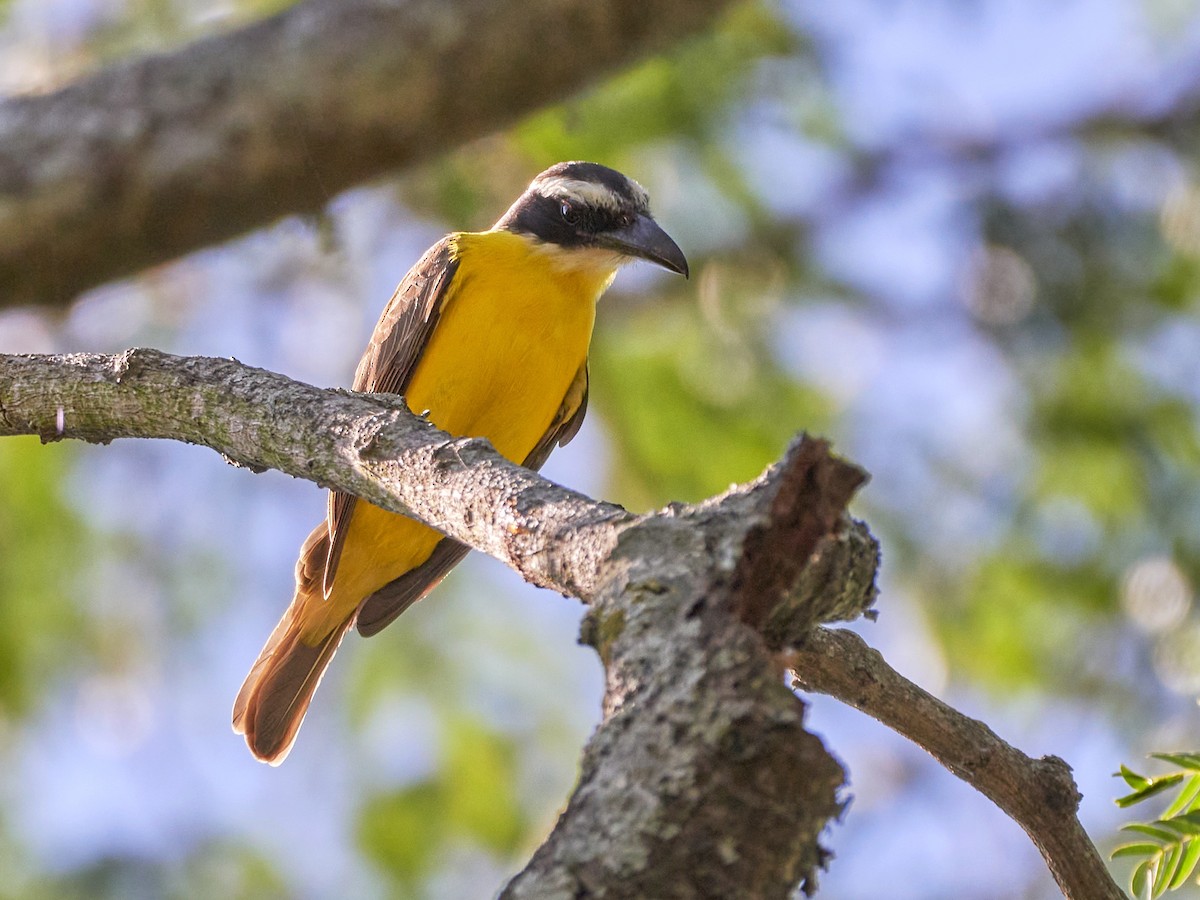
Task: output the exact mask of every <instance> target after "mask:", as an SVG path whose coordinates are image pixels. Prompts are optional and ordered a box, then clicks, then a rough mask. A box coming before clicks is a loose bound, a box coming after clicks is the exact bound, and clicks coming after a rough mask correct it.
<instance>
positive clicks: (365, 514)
mask: <svg viewBox="0 0 1200 900" xmlns="http://www.w3.org/2000/svg"><path fill="white" fill-rule="evenodd" d="M634 260H647V261H649V262H651V263H654V264H656V265H658V266H661V267H662V268H665V269H667V270H669V271H671V272H676V273H679V274H681V275H683V276H684V277H685V278H686V277H687V276H688V262H687V258H686V257H685V256H684V254H683V251H682V250H681V249H680V248H679V246H678V244H676V243H675V241H674V240H673V239H672V238H671V237H670V236H669V235H668V234H667V233H666V231H664V230H663V228H662V227H661V226H660V225H659V224H658V223H657V222H656V221H655V220H654V218H653V217H652V216H651V214H650V203H649V196H648V195H647V193H646V191H645V189H643V188H642V186H641V185H639V184H638V183H637V182H636V181H634V180H633V179H631V178H628V177H626V176H625V175H623V174H621V173H620V172H618V171H616V170H615V169H611V168H608V167H607V166H603V165H600V164H598V163H592V162H578V161H576V162H562V163H558V164H557V165H554V166H551V167H550V168H548V169H546V170H545V171H544V172H542V173H541V174H539V175H537V177H535V178H534V179H533V181H532V182H531V183H530V184H529V186H528V188H527V189H526V190H525V191H524V192H523V193H522V194H521V195H520V197H518V198H517V200H516V201H515V202H514V203H513V204H512V206H511V207H509V209H508V210H507V211H506V212H505V213H504V214H503V215H502V216H501V217H500V218H499V219H498V220H497V221H496V224H495V225H493V226H492V227H491V228H490V229H488V230H487V231H480V232H454V233H451V234H449V235H447V236H445V237H444V238H442V239H441V240H439V241H438V242H437V243H435V244H434V245H433V246H432V247H430V248H429V249H428V250H427V251H425V253H424V254H423V255H422V256H421V258H420V260H419V261H418V262H417V263H416V264H415V265H414V266H413V267H412V268H411V269H410V270H409V271H408V273H407V274H406V275H405V276H404V278H403V279H402V280H401V281H400V284H399V286H398V287H397V288H396V290H395V292H394V293H393V295H392V297H391V300H390V301H389V302H388V304H387V306H386V307H385V308H384V310H383V313H382V314H381V316H380V318H379V322H378V324H377V325H376V326H375V330H374V332H373V333H372V335H371V339H370V342H369V343H368V345H367V349H366V351H365V352H364V354H363V357H362V360H361V361H360V362H359V364H358V368H357V370H356V372H355V376H354V385H353V387H354V390H356V391H366V392H378V393H386V394H398V395H401V396H403V398H404V401H405V403H406V404H407V405H408V407H409V409H410V410H412V411H413V412H414V413H416V414H418V415H423V416H425V417H426V418H427V419H428V420H429V421H430V422H432V423H433V424H434V425H436V426H437V427H438V428H440V429H442V430H443V431H446V432H448V433H450V434H451V435H454V436H459V437H482V438H486V439H487V440H488V441H490V442H491V444H492V446H493V447H494V448H495V449H496V450H497V451H498V452H499V453H500V454H501V455H503V456H504V457H505V458H507V459H509V460H512V461H513V462H515V463H518V464H520V465H523V466H526V467H528V468H530V469H534V470H537V469H539V468H540V467H541V466H542V464H543V463H545V461H546V459H547V458H548V457H549V455H550V452H551V451H552V450H553V449H554V448H555V447H556V446H561V445H564V444H566V443H567V442H568V441H570V440H571V438H573V437H574V436H575V434H576V432H577V431H578V430H579V427H580V424H581V423H582V421H583V417H584V414H585V412H586V410H587V398H588V349H589V345H590V342H591V337H592V327H593V324H594V322H595V315H596V306H597V302H598V301H599V299H600V296H601V294H603V293H604V291H605V290H606V289H607V288H608V286H609V285H610V284H611V283H612V280H613V278H614V276H615V275H616V273H617V270H618V269H619V268H620V267H621V266H622V265H624V264H626V263H629V262H632V261H634ZM467 549H468V548H467V547H466V546H464V545H463V544H461V543H459V542H457V541H455V540H453V539H451V538H448V537H444V536H443V535H442V534H440V533H439V532H437V531H435V530H434V529H432V528H430V527H428V526H426V525H423V524H421V523H419V522H417V521H416V520H414V519H411V518H408V517H406V516H403V515H401V514H398V513H393V512H388V511H386V510H383V509H381V508H379V507H377V506H374V505H372V504H370V503H368V502H367V501H365V500H360V499H357V498H355V497H354V496H352V495H350V494H347V493H344V492H342V491H337V490H334V491H331V492H330V493H329V499H328V506H327V513H326V517H325V519H324V521H322V522H321V523H320V524H318V525H317V526H316V527H315V528H314V529H313V531H312V533H311V534H310V535H309V536H308V538H307V539H306V540H305V541H304V543H303V545H302V547H301V548H300V556H299V559H298V560H297V562H296V570H295V581H296V585H295V592H294V595H293V598H292V601H291V604H290V605H289V606H288V608H287V610H286V612H285V613H284V614H283V618H282V619H280V621H279V624H278V625H277V626H276V627H275V629H274V631H273V632H272V633H271V635H270V637H269V638H268V639H267V642H266V645H265V646H264V647H263V649H262V652H261V653H260V654H259V656H258V659H257V660H256V661H255V663H254V665H253V667H252V668H251V670H250V673H249V675H248V676H247V677H246V680H245V682H244V684H243V685H242V688H241V690H240V691H239V692H238V695H237V699H236V701H235V703H234V709H233V729H234V731H235V732H236V733H238V734H241V735H243V736H244V738H245V740H246V744H247V746H248V747H249V749H250V752H251V753H252V754H253V755H254V756H255V757H256V758H257V759H259V760H261V761H263V762H266V763H269V764H271V765H278V764H280V763H281V762H283V760H284V758H285V757H286V756H287V755H288V753H289V752H290V750H291V748H292V745H293V743H294V742H295V740H296V734H297V732H298V731H299V729H300V725H301V724H302V722H303V720H304V717H305V714H306V713H307V711H308V707H309V704H310V702H311V701H312V697H313V694H314V692H315V691H316V689H317V685H318V683H319V682H320V680H321V677H322V675H323V674H324V672H325V670H326V667H327V666H328V665H329V663H330V661H331V660H332V658H333V655H334V653H335V652H336V650H337V648H338V646H339V645H340V643H341V641H342V638H343V637H344V636H345V635H346V633H347V632H348V631H349V629H350V628H351V627H352V626H357V629H358V631H359V633H360V634H361V635H362V636H364V637H369V636H371V635H373V634H376V633H377V632H379V631H380V630H381V629H383V628H384V627H385V626H387V625H388V624H390V623H391V622H392V621H393V620H395V618H396V617H397V616H399V615H400V614H401V613H402V612H404V611H405V610H406V609H408V608H409V607H410V606H411V605H412V604H413V603H415V602H416V601H417V600H420V599H421V598H422V597H424V596H425V595H426V594H428V593H429V592H430V591H431V590H432V589H433V588H434V587H435V586H436V585H437V584H438V583H439V582H440V581H441V580H442V578H444V577H445V576H446V574H447V573H448V572H449V571H450V570H451V569H452V568H453V567H454V566H455V565H456V564H457V563H458V562H459V561H460V560H461V559H462V558H463V556H465V555H466V553H467Z"/></svg>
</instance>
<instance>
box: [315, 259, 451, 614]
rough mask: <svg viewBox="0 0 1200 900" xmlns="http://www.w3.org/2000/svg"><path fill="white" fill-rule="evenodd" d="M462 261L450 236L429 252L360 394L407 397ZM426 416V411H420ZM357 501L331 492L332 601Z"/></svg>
mask: <svg viewBox="0 0 1200 900" xmlns="http://www.w3.org/2000/svg"><path fill="white" fill-rule="evenodd" d="M456 271H458V260H457V259H456V258H455V257H454V253H453V247H452V244H451V238H450V237H445V238H442V240H440V241H438V242H437V243H436V244H434V245H433V246H432V247H430V248H429V249H428V250H426V251H425V255H424V256H422V257H421V258H420V260H418V261H417V264H416V265H415V266H413V267H412V268H411V269H409V270H408V274H407V275H405V276H404V279H403V280H402V281H401V282H400V285H399V286H398V287H397V288H396V292H395V293H394V294H392V299H391V300H389V301H388V305H387V306H386V307H384V310H383V314H382V315H380V317H379V322H378V324H377V325H376V326H375V331H374V332H372V334H371V342H370V343H369V344H368V345H367V350H366V352H365V353H364V354H363V357H362V359H361V360H359V363H358V370H357V371H356V372H355V373H354V390H356V391H371V392H375V393H382V394H403V393H404V392H405V390H407V389H408V382H409V380H410V379H411V378H412V374H413V371H414V370H415V369H416V367H417V362H418V360H420V358H421V351H422V350H424V349H425V345H426V344H427V343H428V342H429V335H430V334H432V333H433V329H434V327H435V326H436V325H437V321H438V317H439V316H440V315H441V311H442V302H443V301H444V300H445V298H446V291H447V288H448V287H449V286H450V282H451V280H452V279H453V278H454V273H455V272H456ZM417 412H421V410H417ZM355 499H356V498H355V497H354V496H353V495H351V494H345V493H342V492H341V491H330V493H329V512H328V519H327V521H328V523H329V553H328V556H327V557H326V558H325V571H324V579H323V589H324V593H325V596H326V597H328V596H329V592H330V590H332V589H333V576H334V573H335V572H336V571H337V564H338V560H339V559H340V558H341V555H342V544H343V542H344V541H345V537H346V529H347V528H348V527H349V525H350V516H351V514H352V513H353V512H354V501H355Z"/></svg>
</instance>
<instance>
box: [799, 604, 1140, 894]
mask: <svg viewBox="0 0 1200 900" xmlns="http://www.w3.org/2000/svg"><path fill="white" fill-rule="evenodd" d="M789 662H790V665H791V666H792V668H793V670H794V671H795V672H796V675H797V679H796V685H797V686H798V687H801V688H803V689H804V690H806V691H816V692H818V693H822V694H828V695H829V696H831V697H836V698H837V699H838V700H841V701H842V702H843V703H846V704H849V705H850V706H853V707H854V708H855V709H859V710H862V711H863V712H865V713H866V714H867V715H869V716H871V717H872V718H874V719H878V720H879V721H880V722H882V723H883V724H884V725H887V726H888V727H889V728H892V729H894V730H895V731H897V732H899V733H900V734H902V735H904V736H905V737H906V738H908V739H909V740H911V741H913V743H915V744H917V745H918V746H920V747H923V748H924V749H925V750H927V751H928V752H929V753H930V754H931V755H932V756H933V757H934V758H935V759H936V760H937V761H938V762H940V763H941V764H942V765H943V766H945V767H946V768H947V769H949V770H950V771H951V772H953V773H954V774H955V775H957V776H958V777H959V778H961V779H962V780H963V781H965V782H967V784H969V785H971V786H972V787H973V788H975V789H976V790H978V791H979V792H980V793H982V794H983V795H984V796H985V797H987V798H988V799H989V800H991V801H992V802H993V803H995V804H996V805H997V806H999V807H1000V808H1001V809H1002V810H1004V811H1005V812H1006V813H1008V815H1010V816H1011V817H1012V818H1013V819H1014V820H1015V821H1016V822H1017V823H1018V824H1019V825H1020V826H1021V827H1022V828H1024V829H1025V833H1026V834H1028V835H1029V837H1030V838H1031V839H1032V840H1033V842H1034V844H1036V845H1037V848H1038V850H1040V851H1041V853H1042V856H1043V857H1044V858H1045V860H1046V865H1047V866H1049V868H1050V872H1051V874H1052V875H1053V876H1054V879H1055V881H1057V882H1058V886H1059V888H1060V889H1061V890H1062V892H1063V894H1064V896H1066V897H1067V898H1069V900H1123V898H1124V897H1125V894H1124V893H1122V891H1121V889H1120V888H1119V887H1118V886H1117V884H1116V883H1115V882H1114V881H1113V880H1112V878H1111V876H1110V875H1109V874H1108V869H1107V868H1106V867H1105V865H1104V861H1103V860H1102V859H1101V858H1100V854H1099V853H1098V852H1097V851H1096V848H1095V846H1094V845H1093V844H1092V842H1091V840H1090V839H1089V838H1088V836H1087V833H1086V832H1085V831H1084V830H1083V826H1082V825H1080V824H1079V819H1078V818H1077V816H1076V812H1077V811H1078V809H1079V799H1080V797H1079V791H1078V789H1077V788H1076V787H1075V781H1074V780H1073V779H1072V778H1071V767H1070V766H1068V765H1067V764H1066V763H1065V762H1063V761H1062V760H1061V759H1059V758H1058V757H1057V756H1044V757H1042V758H1041V759H1032V758H1030V757H1028V756H1026V755H1025V754H1024V753H1022V752H1021V751H1020V750H1018V749H1016V748H1015V747H1013V746H1012V745H1010V744H1008V743H1006V742H1005V741H1003V740H1001V739H1000V738H999V737H998V736H997V735H996V733H995V732H994V731H992V730H991V729H990V728H988V726H987V725H985V724H984V723H983V722H980V721H978V720H976V719H972V718H970V717H968V716H964V715H963V714H962V713H960V712H958V711H957V710H955V709H954V708H953V707H951V706H948V705H947V704H945V703H943V702H942V701H941V700H939V699H937V698H936V697H934V696H933V695H931V694H929V693H928V692H926V691H924V690H922V689H921V688H919V687H917V685H915V684H913V683H912V682H911V681H909V680H908V679H907V678H905V677H904V676H903V675H901V674H900V673H898V672H897V671H896V670H895V669H893V668H892V667H891V666H889V665H888V664H887V661H886V660H885V659H884V658H883V656H882V655H881V654H880V653H879V652H878V651H877V650H874V649H872V648H871V647H869V646H868V645H867V643H866V642H865V641H864V640H863V639H862V638H860V637H859V636H858V635H856V634H854V633H853V632H850V631H844V630H829V629H824V628H818V629H815V630H814V631H813V632H812V633H811V634H810V635H809V637H808V639H807V640H806V641H805V642H804V644H803V645H802V646H800V647H799V648H798V649H797V650H795V651H794V653H793V654H792V655H791V657H790V660H789Z"/></svg>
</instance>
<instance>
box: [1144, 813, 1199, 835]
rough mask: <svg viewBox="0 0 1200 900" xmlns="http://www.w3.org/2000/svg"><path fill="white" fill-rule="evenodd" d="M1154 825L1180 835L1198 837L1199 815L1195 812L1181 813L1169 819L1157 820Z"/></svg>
mask: <svg viewBox="0 0 1200 900" xmlns="http://www.w3.org/2000/svg"><path fill="white" fill-rule="evenodd" d="M1154 824H1155V825H1158V826H1161V827H1163V828H1169V829H1171V830H1172V831H1174V832H1175V833H1177V834H1181V835H1200V813H1196V812H1190V813H1183V814H1182V815H1178V816H1174V817H1172V818H1170V819H1159V820H1158V821H1157V822H1155V823H1154Z"/></svg>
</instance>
